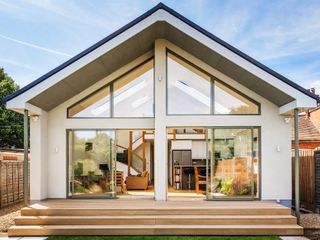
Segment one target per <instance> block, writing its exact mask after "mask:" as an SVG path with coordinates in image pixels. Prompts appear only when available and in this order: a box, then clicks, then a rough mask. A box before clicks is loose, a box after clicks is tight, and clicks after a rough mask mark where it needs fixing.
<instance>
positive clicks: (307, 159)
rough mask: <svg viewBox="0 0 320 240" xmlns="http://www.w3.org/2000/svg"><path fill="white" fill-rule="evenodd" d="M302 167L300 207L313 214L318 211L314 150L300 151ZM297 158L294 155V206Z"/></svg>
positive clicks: (300, 174)
mask: <svg viewBox="0 0 320 240" xmlns="http://www.w3.org/2000/svg"><path fill="white" fill-rule="evenodd" d="M299 160H300V161H299V166H300V172H299V177H300V207H301V208H302V209H307V210H310V211H313V212H316V211H318V209H319V207H318V206H317V204H316V201H317V199H316V181H315V179H316V171H315V157H314V151H313V150H300V151H299ZM294 163H295V156H294V152H293V154H292V201H293V202H292V204H293V206H294V201H295V183H294V181H295V164H294Z"/></svg>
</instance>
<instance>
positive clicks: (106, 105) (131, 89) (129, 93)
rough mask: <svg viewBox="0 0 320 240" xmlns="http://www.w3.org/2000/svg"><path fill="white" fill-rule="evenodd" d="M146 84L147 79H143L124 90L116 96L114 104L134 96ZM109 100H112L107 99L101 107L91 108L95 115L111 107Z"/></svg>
mask: <svg viewBox="0 0 320 240" xmlns="http://www.w3.org/2000/svg"><path fill="white" fill-rule="evenodd" d="M145 85H146V80H143V81H141V82H139V83H138V84H136V85H134V86H132V87H129V88H127V89H125V90H123V91H122V92H120V93H119V94H118V95H117V96H115V98H114V104H115V105H116V104H118V103H120V102H122V101H123V100H125V99H127V98H129V97H130V96H132V95H133V94H135V93H136V92H138V91H140V90H141V89H143V88H144V87H145ZM109 102H110V100H108V101H106V102H105V103H104V104H102V105H100V106H99V107H96V108H95V109H93V110H91V113H92V114H93V115H95V116H99V115H100V114H102V113H103V112H105V111H107V110H108V109H109V108H110V104H109ZM133 103H134V102H133ZM133 103H132V104H133ZM140 105H141V104H140Z"/></svg>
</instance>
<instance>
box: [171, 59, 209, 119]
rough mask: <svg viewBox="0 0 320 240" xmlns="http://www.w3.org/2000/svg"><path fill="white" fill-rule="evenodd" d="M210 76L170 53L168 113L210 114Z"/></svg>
mask: <svg viewBox="0 0 320 240" xmlns="http://www.w3.org/2000/svg"><path fill="white" fill-rule="evenodd" d="M210 81H211V78H210V76H208V75H206V74H204V73H203V72H201V71H199V70H198V69H196V68H195V67H193V66H191V65H190V64H188V63H186V62H185V61H183V60H182V59H180V58H178V57H176V56H175V55H173V54H171V53H168V113H169V114H210V109H211V101H210V98H211V90H210Z"/></svg>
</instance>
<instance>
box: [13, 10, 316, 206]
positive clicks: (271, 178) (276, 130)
mask: <svg viewBox="0 0 320 240" xmlns="http://www.w3.org/2000/svg"><path fill="white" fill-rule="evenodd" d="M160 20H162V21H167V22H168V23H170V24H171V25H172V26H174V27H176V28H178V29H180V30H182V31H183V32H184V33H186V34H187V35H190V36H192V38H194V39H196V40H197V41H198V42H200V43H202V44H204V45H206V46H207V47H209V48H210V49H212V50H214V51H215V52H217V53H219V54H221V55H222V56H225V57H227V58H228V59H229V60H230V61H232V62H234V63H236V64H237V65H239V66H241V67H242V68H243V69H246V70H247V71H249V72H251V73H252V74H254V75H255V76H258V77H259V78H261V79H262V80H263V81H266V82H268V83H269V84H271V85H272V86H274V87H276V88H277V89H281V90H282V91H284V92H285V93H286V94H288V95H289V96H291V97H293V98H294V99H295V100H294V101H292V102H290V103H288V104H286V105H284V106H280V107H279V106H276V105H275V104H273V103H272V102H271V101H269V100H268V99H265V98H263V97H261V96H260V95H258V94H256V93H255V92H253V91H251V90H250V89H248V88H246V87H244V86H243V85H241V84H239V83H238V82H237V81H236V79H231V78H229V77H228V76H226V75H225V74H223V73H222V72H219V71H218V70H216V69H214V68H212V67H210V66H209V65H208V64H206V63H205V62H202V61H201V60H199V59H197V58H196V57H194V56H192V55H191V54H189V53H187V52H185V51H184V50H182V49H180V48H179V46H175V45H174V44H172V43H170V42H169V41H167V40H165V39H157V40H156V41H155V43H154V50H153V51H150V52H147V53H145V54H144V55H142V56H140V57H138V58H137V59H135V60H134V61H133V62H131V63H129V64H127V65H125V66H123V67H121V68H120V69H118V70H116V71H115V72H113V73H112V74H110V75H108V76H106V77H105V78H103V79H102V80H100V81H98V82H97V83H95V84H93V85H92V86H91V87H89V88H87V89H85V90H84V91H82V92H81V93H80V94H78V95H76V96H74V97H72V98H70V99H68V100H67V101H65V102H63V103H61V104H60V105H58V106H57V107H55V108H53V109H51V110H50V111H48V112H46V111H43V110H42V109H40V108H38V107H36V106H33V105H31V104H29V103H28V100H30V99H32V98H33V97H34V96H36V95H38V94H39V93H41V92H43V91H45V90H46V89H48V88H50V87H51V86H53V85H55V84H57V83H58V82H60V81H62V80H63V79H64V78H65V77H67V76H69V75H70V74H72V73H73V72H74V71H76V70H77V69H80V68H81V67H83V66H85V65H86V64H88V63H90V62H91V61H92V60H94V59H96V58H98V57H99V56H101V55H102V54H104V53H105V52H107V51H109V50H111V49H113V48H114V47H116V46H118V45H119V44H120V43H122V42H124V41H125V40H127V39H129V38H130V37H131V36H133V35H135V34H137V33H138V32H139V31H141V30H143V29H144V28H146V27H148V26H150V25H151V24H153V23H154V22H156V21H160ZM166 49H170V50H172V51H173V52H176V53H177V54H179V55H181V56H183V57H184V58H186V59H188V61H190V62H192V63H193V64H195V65H197V66H198V67H199V68H202V69H204V70H205V71H207V72H208V73H210V74H211V75H213V76H216V77H217V78H219V79H220V80H222V81H223V82H225V83H227V84H229V85H231V86H233V87H234V88H236V89H237V90H239V91H240V92H242V93H244V94H245V95H247V96H249V97H250V98H252V99H254V100H255V101H257V102H259V103H260V104H261V114H260V115H242V116H241V115H240V116H239V115H233V116H231V115H229V116H228V115H220V116H219V115H204V116H197V115H193V116H190V115H189V116H168V115H167V114H166V72H167V71H166ZM151 56H154V59H155V69H154V70H155V79H154V87H155V96H154V97H155V99H154V102H155V117H154V118H131V119H127V118H109V119H68V118H67V117H66V112H67V108H68V107H70V106H71V105H72V104H74V103H76V102H77V101H79V100H80V99H82V98H84V97H85V96H87V95H89V94H90V93H92V92H94V91H95V90H97V89H99V88H100V87H102V86H104V85H106V84H107V83H108V82H110V81H112V80H114V79H116V78H117V77H119V76H121V75H122V74H123V73H126V72H127V71H128V70H130V69H132V68H133V67H135V66H137V65H139V64H140V63H142V62H144V61H145V60H146V59H148V58H150V57H151ZM315 105H316V100H315V99H313V98H312V97H310V96H307V95H306V94H304V93H303V92H300V91H299V90H297V89H295V88H294V87H292V86H290V85H288V84H286V83H284V82H283V81H281V80H279V79H277V78H276V77H274V76H272V75H271V74H269V73H267V72H265V71H263V70H262V69H261V68H258V67H257V66H255V65H253V64H252V63H250V62H248V61H247V60H245V59H243V58H241V57H239V56H238V55H237V54H235V53H234V52H231V51H230V50H228V49H226V48H225V47H223V46H221V45H220V44H218V43H217V42H215V41H213V40H212V39H210V38H208V37H207V36H205V35H204V34H202V33H200V32H198V31H197V30H196V29H194V28H192V27H190V26H189V25H187V24H186V23H184V22H183V21H181V20H179V19H178V18H176V17H174V16H173V15H171V14H170V13H168V12H166V11H164V10H162V9H160V10H158V11H157V12H155V13H154V14H152V15H150V16H149V17H147V18H146V19H144V20H142V21H141V22H139V23H138V24H136V25H135V26H134V27H132V28H130V29H128V30H126V31H124V32H122V33H121V34H120V35H118V36H116V37H115V38H113V39H112V40H110V41H109V42H107V43H105V44H104V45H102V46H100V47H99V48H97V49H95V50H94V51H92V52H90V53H89V54H88V55H86V56H84V57H83V58H81V59H79V60H77V61H75V62H74V63H72V64H71V65H69V66H68V67H66V68H64V69H62V70H61V71H59V72H58V73H56V74H54V75H52V76H51V77H49V78H48V79H46V80H45V81H43V82H41V83H40V84H38V85H36V86H34V87H33V88H31V89H29V90H28V91H26V92H24V93H22V94H21V95H18V96H17V97H15V98H13V99H11V100H9V101H8V102H7V107H8V108H10V109H13V110H16V111H21V110H22V109H28V110H29V111H30V113H31V114H32V115H35V114H36V115H39V119H38V120H37V121H34V120H33V119H32V118H31V124H30V137H31V179H30V184H31V200H40V199H45V198H66V197H67V189H66V188H67V136H66V134H67V129H129V128H132V129H154V130H155V136H154V139H155V142H154V150H155V152H154V164H155V166H154V175H155V176H154V182H155V199H156V200H160V201H164V200H167V191H168V189H167V188H168V186H167V185H168V184H167V179H168V177H167V176H168V161H167V154H166V152H167V133H166V130H167V128H169V127H218V126H223V127H228V126H229V127H244V126H254V127H260V128H261V146H260V149H261V160H260V161H261V165H260V181H261V189H260V192H261V199H262V200H290V199H291V195H292V194H291V184H292V182H291V124H288V123H286V122H287V121H285V118H286V117H287V114H288V113H290V112H291V111H292V110H293V109H294V108H299V109H300V110H302V109H304V108H310V107H314V106H315ZM195 147H196V146H195ZM197 147H198V148H199V146H197Z"/></svg>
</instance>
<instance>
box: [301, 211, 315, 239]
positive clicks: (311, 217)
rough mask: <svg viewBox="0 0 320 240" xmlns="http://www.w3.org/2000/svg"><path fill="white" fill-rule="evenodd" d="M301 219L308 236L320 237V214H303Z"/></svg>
mask: <svg viewBox="0 0 320 240" xmlns="http://www.w3.org/2000/svg"><path fill="white" fill-rule="evenodd" d="M300 220H301V226H303V227H304V235H305V236H306V237H308V238H309V239H312V240H318V239H320V214H316V213H308V214H301V218H300Z"/></svg>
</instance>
